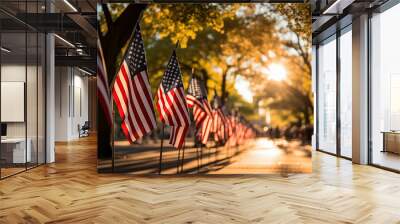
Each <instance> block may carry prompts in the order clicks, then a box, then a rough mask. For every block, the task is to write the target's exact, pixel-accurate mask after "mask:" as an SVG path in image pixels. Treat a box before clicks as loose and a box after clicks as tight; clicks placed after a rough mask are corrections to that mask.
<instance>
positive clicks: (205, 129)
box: [200, 100, 214, 144]
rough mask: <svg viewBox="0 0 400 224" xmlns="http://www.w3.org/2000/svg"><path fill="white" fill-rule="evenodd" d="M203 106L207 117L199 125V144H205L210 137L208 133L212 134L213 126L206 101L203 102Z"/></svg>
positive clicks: (210, 112) (210, 111) (209, 108)
mask: <svg viewBox="0 0 400 224" xmlns="http://www.w3.org/2000/svg"><path fill="white" fill-rule="evenodd" d="M203 105H204V108H206V109H205V110H206V115H207V116H206V118H205V119H204V121H203V122H202V125H201V133H200V138H201V143H203V144H207V141H208V137H209V136H210V133H211V132H212V124H213V119H214V118H213V113H212V108H211V106H210V104H209V103H208V101H207V100H205V101H204V103H203Z"/></svg>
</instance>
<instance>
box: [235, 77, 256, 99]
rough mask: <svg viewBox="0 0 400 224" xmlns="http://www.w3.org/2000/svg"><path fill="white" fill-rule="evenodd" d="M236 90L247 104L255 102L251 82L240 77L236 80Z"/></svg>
mask: <svg viewBox="0 0 400 224" xmlns="http://www.w3.org/2000/svg"><path fill="white" fill-rule="evenodd" d="M235 88H236V90H237V91H238V92H239V94H240V95H242V97H243V98H244V99H245V100H246V101H247V102H249V103H251V102H253V92H252V91H251V87H250V83H249V81H247V80H246V79H244V78H243V77H241V76H238V77H236V80H235Z"/></svg>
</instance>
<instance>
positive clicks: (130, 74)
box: [112, 25, 157, 143]
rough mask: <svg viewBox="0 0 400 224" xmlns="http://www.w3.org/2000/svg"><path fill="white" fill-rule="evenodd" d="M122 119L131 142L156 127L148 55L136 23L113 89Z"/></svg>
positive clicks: (125, 132) (124, 130) (122, 125)
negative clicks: (147, 63) (148, 71)
mask: <svg viewBox="0 0 400 224" xmlns="http://www.w3.org/2000/svg"><path fill="white" fill-rule="evenodd" d="M112 94H113V98H114V101H115V104H116V105H117V108H118V112H119V115H120V117H121V119H122V123H121V127H122V130H123V132H124V134H125V136H126V138H127V139H128V140H129V142H131V143H132V142H134V141H136V140H137V139H139V138H141V137H143V136H144V135H145V134H147V133H149V132H151V130H153V129H155V128H156V125H157V124H156V119H155V115H154V107H153V98H152V96H151V89H150V84H149V80H148V77H147V65H146V56H145V52H144V44H143V39H142V35H141V33H140V27H139V25H137V26H136V29H135V32H134V34H133V37H132V40H131V43H130V45H129V48H128V49H127V53H126V54H125V57H124V60H123V62H122V65H121V68H120V69H119V72H118V74H117V77H116V78H115V83H114V86H113V89H112Z"/></svg>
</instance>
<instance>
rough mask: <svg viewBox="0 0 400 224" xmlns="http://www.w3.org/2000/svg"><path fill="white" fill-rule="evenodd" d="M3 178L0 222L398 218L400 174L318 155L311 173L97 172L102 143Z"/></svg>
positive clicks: (60, 152)
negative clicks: (157, 174)
mask: <svg viewBox="0 0 400 224" xmlns="http://www.w3.org/2000/svg"><path fill="white" fill-rule="evenodd" d="M56 160H57V162H56V163H54V164H49V165H46V166H41V167H38V168H36V169H32V170H29V171H27V172H26V173H22V174H19V175H16V176H13V177H10V178H7V179H5V180H2V181H0V202H1V203H0V223H385V224H386V223H400V212H399V211H400V200H398V199H399V198H400V175H399V174H396V173H391V172H388V171H384V170H381V169H377V168H374V167H370V166H361V165H354V164H352V163H351V162H350V161H348V160H343V159H339V158H336V157H333V156H330V155H326V154H323V153H319V152H313V173H311V174H293V175H288V176H287V177H285V176H281V175H280V174H269V175H239V176H223V177H215V176H210V177H209V176H185V177H177V176H162V177H154V176H152V177H138V176H132V175H127V174H98V173H97V170H96V140H95V139H94V138H85V139H82V140H81V141H76V142H71V143H69V144H58V145H57V152H56Z"/></svg>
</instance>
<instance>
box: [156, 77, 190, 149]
mask: <svg viewBox="0 0 400 224" xmlns="http://www.w3.org/2000/svg"><path fill="white" fill-rule="evenodd" d="M157 98H158V101H157V110H158V112H159V114H160V120H161V121H162V122H163V123H165V124H168V125H170V126H173V127H172V128H171V135H170V144H172V145H173V146H174V147H176V148H181V147H182V146H183V144H184V142H185V137H186V134H187V132H188V130H189V125H190V118H189V113H188V110H187V103H186V100H185V98H186V97H185V92H184V90H183V87H179V88H172V89H170V90H169V91H168V92H167V93H164V88H163V86H162V84H160V87H159V88H158V91H157Z"/></svg>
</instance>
